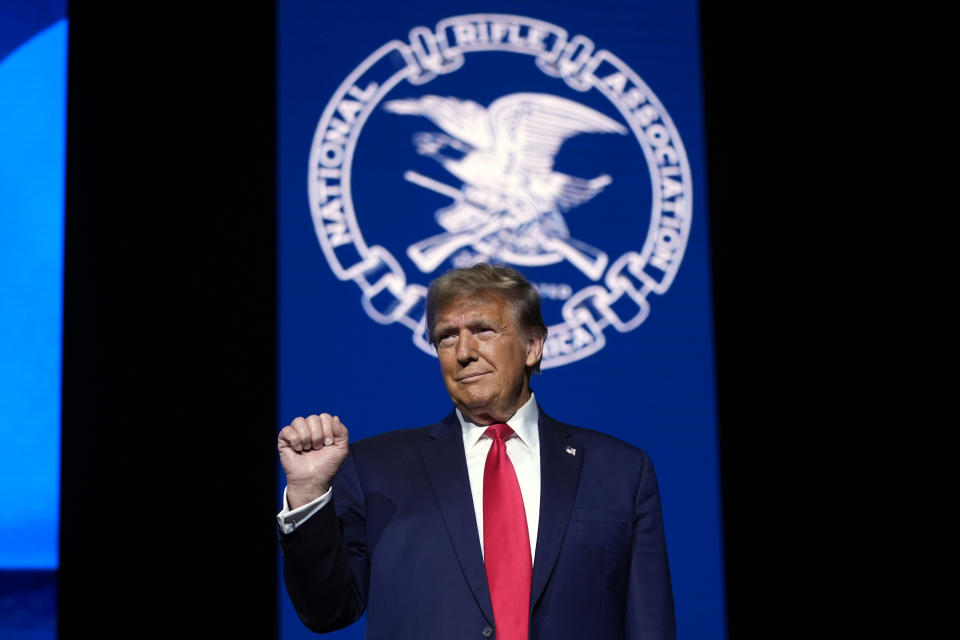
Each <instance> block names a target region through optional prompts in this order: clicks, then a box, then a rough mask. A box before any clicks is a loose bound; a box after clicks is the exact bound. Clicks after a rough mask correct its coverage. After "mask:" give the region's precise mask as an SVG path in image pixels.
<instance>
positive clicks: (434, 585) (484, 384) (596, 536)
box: [277, 264, 675, 640]
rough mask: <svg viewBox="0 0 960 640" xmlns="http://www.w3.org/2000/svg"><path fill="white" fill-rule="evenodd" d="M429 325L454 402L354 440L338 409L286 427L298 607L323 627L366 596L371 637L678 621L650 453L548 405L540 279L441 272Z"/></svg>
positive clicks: (630, 631)
mask: <svg viewBox="0 0 960 640" xmlns="http://www.w3.org/2000/svg"><path fill="white" fill-rule="evenodd" d="M427 325H428V326H427V330H428V335H429V336H430V339H431V341H432V343H433V344H434V346H435V347H436V349H437V356H438V358H439V361H440V369H441V372H442V374H443V379H444V383H445V385H446V387H447V391H448V393H449V394H450V398H451V400H453V404H454V406H455V410H454V412H453V413H451V414H450V415H448V416H447V417H446V418H445V419H444V420H443V421H441V422H439V423H437V424H433V425H429V426H427V427H423V428H419V429H409V430H401V431H391V432H388V433H384V434H382V435H379V436H376V437H373V438H369V439H367V440H363V441H360V442H357V443H352V444H350V445H349V453H348V444H347V443H348V432H347V429H346V427H345V426H344V425H343V423H342V422H341V421H340V419H339V418H338V417H336V416H330V415H329V414H320V415H311V416H309V417H307V418H297V419H296V420H294V421H293V422H292V423H291V424H290V425H288V426H286V427H284V428H283V430H282V431H281V432H280V435H279V438H278V444H277V447H278V450H279V453H280V460H281V464H282V465H283V468H284V471H285V473H286V478H287V488H286V491H285V494H284V503H285V504H284V507H283V511H281V513H280V515H278V522H279V525H280V531H281V533H280V543H281V548H282V551H283V556H284V579H285V582H286V585H287V591H288V593H289V594H290V597H291V600H292V601H293V604H294V606H295V608H296V609H297V612H298V614H299V615H300V618H301V620H302V621H303V622H304V623H305V624H306V625H307V626H308V627H310V628H311V629H313V630H314V631H319V632H324V631H330V630H333V629H338V628H341V627H344V626H346V625H348V624H350V623H352V622H354V621H355V620H357V619H358V618H359V617H360V616H361V615H362V614H363V613H364V611H366V613H367V628H366V630H367V638H369V639H370V640H378V639H380V638H383V639H386V638H390V639H391V640H397V639H403V638H410V639H415V640H429V639H433V638H437V639H443V640H448V639H460V638H497V639H498V640H528V638H529V639H531V640H532V639H537V640H539V639H541V638H542V639H546V638H551V639H553V638H561V639H565V638H569V639H593V638H600V639H608V640H621V639H623V640H648V639H649V640H661V639H669V638H674V637H675V628H674V614H673V595H672V590H671V586H670V574H669V569H668V566H667V555H666V548H665V545H664V535H663V525H662V518H661V510H660V499H659V493H658V490H657V481H656V475H655V473H654V470H653V466H652V465H651V463H650V460H649V458H648V457H647V456H646V454H645V453H643V452H642V451H640V450H639V449H636V448H635V447H633V446H631V445H628V444H626V443H624V442H621V441H619V440H616V439H614V438H612V437H610V436H606V435H604V434H601V433H598V432H595V431H590V430H587V429H580V428H577V427H571V426H569V425H565V424H563V423H560V422H557V421H556V420H553V419H552V418H550V417H549V416H547V415H546V414H545V413H544V412H543V410H542V409H541V408H540V407H539V406H538V405H537V404H536V401H535V399H534V397H533V393H532V391H531V389H530V377H531V376H532V375H533V374H534V373H535V372H537V371H538V370H539V364H540V359H541V357H542V354H543V345H544V340H545V338H546V332H547V329H546V326H545V325H544V322H543V319H542V316H541V313H540V302H539V297H538V296H537V293H536V290H535V289H534V288H533V287H532V286H531V285H530V284H529V283H528V282H527V281H526V280H525V279H524V278H523V276H522V275H520V274H519V273H518V272H516V271H514V270H513V269H510V268H507V267H502V266H492V265H487V264H481V265H476V266H474V267H470V268H467V269H456V270H453V271H450V272H448V273H446V274H444V275H442V276H441V277H439V278H438V279H437V280H435V281H434V282H433V283H431V285H430V289H429V292H428V295H427ZM397 375H403V373H402V371H397ZM570 392H571V393H576V390H575V389H571V390H570ZM373 399H374V400H375V396H373ZM585 402H589V399H585ZM386 418H387V419H389V420H390V421H391V422H402V421H403V417H402V416H386Z"/></svg>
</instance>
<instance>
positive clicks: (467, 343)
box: [457, 331, 477, 364]
mask: <svg viewBox="0 0 960 640" xmlns="http://www.w3.org/2000/svg"><path fill="white" fill-rule="evenodd" d="M476 359H477V339H476V337H474V335H473V334H472V333H470V332H469V331H464V332H463V333H461V334H460V339H459V340H457V361H458V362H459V363H460V364H467V363H468V362H473V361H474V360H476Z"/></svg>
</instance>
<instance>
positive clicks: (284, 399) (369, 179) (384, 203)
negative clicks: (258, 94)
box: [278, 1, 725, 639]
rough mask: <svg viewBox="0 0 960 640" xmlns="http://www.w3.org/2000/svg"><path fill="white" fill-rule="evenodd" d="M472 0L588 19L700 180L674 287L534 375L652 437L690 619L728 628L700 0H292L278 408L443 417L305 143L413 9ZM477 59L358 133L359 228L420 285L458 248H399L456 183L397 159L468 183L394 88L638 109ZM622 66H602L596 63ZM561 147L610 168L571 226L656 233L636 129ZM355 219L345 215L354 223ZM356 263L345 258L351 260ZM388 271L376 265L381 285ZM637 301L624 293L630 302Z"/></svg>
mask: <svg viewBox="0 0 960 640" xmlns="http://www.w3.org/2000/svg"><path fill="white" fill-rule="evenodd" d="M479 12H483V13H509V14H516V15H520V16H527V17H530V18H535V19H538V20H542V21H544V22H547V23H551V24H553V25H556V26H558V27H560V28H562V29H566V31H567V33H568V35H569V37H571V38H572V37H573V36H574V35H576V34H581V35H583V36H586V37H588V38H590V39H591V40H592V41H593V42H594V43H595V45H596V49H597V50H600V49H607V50H609V51H610V52H612V53H613V54H614V55H616V56H617V57H618V58H620V60H622V61H623V62H624V64H625V65H627V66H629V67H630V68H631V69H632V70H633V71H635V72H636V73H637V74H638V75H639V76H640V77H641V78H642V79H643V81H645V82H646V84H647V85H648V86H649V88H650V90H651V91H652V92H653V93H654V94H655V95H656V98H659V100H660V102H661V103H662V105H663V108H664V110H665V112H666V113H668V114H669V116H668V117H670V118H672V120H673V123H674V124H675V125H676V129H677V131H678V132H679V136H680V138H681V139H682V144H683V146H684V147H685V149H686V155H687V157H688V159H689V163H690V181H689V182H688V184H687V185H685V186H689V185H690V184H692V189H690V190H689V191H687V192H685V193H684V197H685V198H687V199H688V201H689V199H690V198H692V202H693V208H692V214H691V215H692V225H691V227H690V229H689V233H688V236H687V245H686V251H685V253H684V254H683V258H682V264H681V265H680V267H679V270H678V271H677V273H676V278H675V280H674V281H673V283H672V285H671V286H670V287H669V289H668V290H666V291H665V292H664V293H663V294H662V295H655V294H649V295H648V296H647V300H648V301H649V303H650V311H649V316H648V317H647V319H646V320H645V321H643V323H642V324H640V325H639V326H638V327H637V328H635V329H633V330H631V331H626V332H624V333H618V332H617V331H615V330H614V329H613V328H612V327H609V328H608V329H607V330H606V341H607V342H606V346H604V347H603V348H602V350H600V351H599V352H598V353H596V354H594V355H592V356H588V357H586V358H583V359H581V360H579V361H576V362H572V363H569V364H566V365H563V366H557V367H554V368H550V369H547V370H545V371H544V373H543V375H542V376H540V377H537V378H535V379H534V380H533V388H534V391H535V393H536V396H537V400H538V402H539V403H540V404H541V405H542V406H543V407H544V409H545V411H547V412H548V413H549V414H550V415H552V416H554V417H556V418H558V419H560V420H563V421H565V422H569V423H572V424H576V425H580V426H585V427H589V428H595V429H598V430H601V431H605V432H607V433H610V434H612V435H614V436H616V437H618V438H621V439H623V440H625V441H627V442H630V443H632V444H634V445H636V446H639V447H641V448H643V449H644V450H646V451H647V452H648V453H649V454H650V455H651V457H652V459H653V461H654V464H655V465H656V467H657V473H658V478H659V481H660V487H661V497H662V500H663V505H664V518H665V524H666V534H667V547H668V552H669V556H670V566H671V572H672V577H673V584H674V593H675V599H676V612H677V620H678V627H679V630H680V633H681V635H682V636H684V637H691V638H702V639H707V638H723V637H725V621H724V589H723V587H724V578H723V562H722V540H721V517H720V488H719V486H720V474H719V468H718V449H717V422H716V403H715V395H714V394H715V382H714V357H713V335H712V322H713V320H712V317H711V281H710V255H709V233H708V220H709V218H708V206H707V204H708V202H707V197H706V194H707V191H706V189H707V180H706V171H705V166H706V161H705V156H704V137H703V120H704V115H703V101H702V97H701V73H700V51H699V28H698V14H697V6H696V3H694V2H681V3H677V2H669V3H668V2H643V3H624V2H609V1H601V2H591V3H589V4H586V3H583V4H580V3H568V4H565V5H562V6H550V5H545V4H543V3H539V2H513V3H488V4H480V5H478V4H477V3H465V2H445V3H436V2H410V3H403V4H390V3H363V4H353V5H336V6H331V5H329V4H326V3H316V2H308V1H301V2H283V3H280V5H279V22H278V51H279V60H278V64H279V76H278V83H279V112H278V118H279V138H278V152H279V156H278V185H279V211H278V215H279V225H278V229H279V312H278V318H279V356H280V360H279V362H280V368H279V373H280V379H279V415H278V422H279V424H281V425H282V424H286V423H288V422H289V421H290V420H292V419H293V418H294V417H296V416H298V415H306V414H309V413H319V412H322V411H328V412H330V413H334V414H338V415H340V416H341V417H342V418H343V420H344V422H345V423H346V424H347V425H348V427H349V428H350V430H351V438H352V439H360V438H363V437H367V436H370V435H373V434H376V433H379V432H381V431H383V430H386V429H391V428H407V427H416V426H422V425H425V424H429V423H432V422H436V421H437V420H439V419H441V418H442V417H443V416H444V415H445V414H446V413H448V412H449V411H450V410H451V408H452V407H451V404H450V401H449V398H448V396H447V395H446V392H445V390H444V388H443V384H442V381H441V378H440V374H439V369H438V365H437V362H436V359H435V358H434V357H432V356H430V355H427V354H426V353H424V352H423V351H421V350H420V349H418V348H417V347H416V346H415V345H414V344H413V333H412V332H411V329H410V328H408V327H406V326H403V325H401V324H400V323H394V324H389V325H381V324H377V323H375V322H374V321H373V320H372V319H371V318H370V317H368V315H367V314H366V313H365V311H364V309H363V308H362V306H361V293H362V292H361V289H360V288H358V287H357V285H355V284H354V283H353V282H351V281H350V280H346V281H339V280H338V279H337V277H335V275H334V273H333V271H332V269H331V266H330V264H329V263H328V260H327V259H325V256H324V253H323V251H322V250H321V247H320V244H319V242H318V237H317V231H316V230H315V227H314V224H313V221H312V220H311V208H312V207H316V205H317V204H318V200H317V196H316V194H314V196H313V197H314V200H313V201H312V202H311V200H310V199H309V198H308V190H307V185H308V181H311V180H314V181H315V180H317V175H316V174H315V173H314V172H313V170H312V167H311V166H310V158H311V155H310V154H311V143H313V144H314V145H316V144H317V143H316V142H314V133H315V130H316V129H317V126H318V121H319V120H320V118H321V115H322V114H323V113H324V109H325V108H327V104H328V102H330V101H331V99H332V97H333V95H334V93H335V92H336V91H337V88H338V86H340V84H341V83H342V82H344V80H345V79H346V78H347V76H348V75H349V74H350V73H351V72H352V71H354V69H355V68H357V67H358V66H359V65H360V64H361V62H363V61H364V59H365V58H367V56H369V55H370V54H372V53H373V52H374V51H375V50H376V49H377V48H378V47H380V46H381V45H384V44H386V43H387V42H389V41H391V40H405V41H408V42H409V40H408V32H409V30H410V29H412V28H413V27H417V26H424V27H427V28H428V29H431V30H433V29H434V27H435V25H436V23H437V22H438V21H439V20H441V19H443V18H448V17H452V16H457V15H461V14H468V13H479ZM397 58H398V56H397ZM465 58H466V61H465V63H464V65H463V67H462V68H461V69H460V70H458V71H456V72H453V73H449V74H445V75H440V76H438V77H437V78H436V79H435V80H432V81H430V82H428V83H427V84H424V85H422V86H413V85H411V84H409V83H406V82H401V84H400V85H398V86H397V87H396V88H395V89H393V90H392V91H391V92H389V94H388V95H387V96H386V97H384V98H383V102H381V103H380V104H379V105H378V106H377V107H376V108H375V109H373V111H372V112H371V113H370V114H369V118H368V119H367V120H366V121H365V124H364V125H363V128H362V130H361V131H360V132H359V134H358V135H359V137H358V138H357V141H356V152H355V155H354V157H353V163H352V180H353V188H352V191H351V195H352V198H353V205H354V208H355V211H356V219H357V226H358V227H359V232H360V233H362V234H363V238H364V240H365V241H366V244H367V245H383V246H385V248H386V249H387V250H388V251H390V252H391V254H392V255H393V256H394V257H395V258H396V260H397V261H398V264H399V266H400V268H401V269H402V270H403V271H404V274H405V277H406V279H407V282H408V283H419V284H423V285H426V284H427V282H429V280H430V279H431V278H432V277H435V276H436V275H438V274H439V273H440V272H442V271H443V270H445V269H447V268H450V267H451V266H453V260H452V259H450V260H445V261H444V262H443V264H442V266H441V267H439V268H438V269H437V270H436V271H435V272H432V273H421V272H420V271H419V270H418V268H417V266H416V265H415V264H414V263H413V262H412V261H411V260H410V259H409V258H408V257H407V256H406V254H405V249H406V247H407V245H409V244H411V243H413V242H414V241H417V240H420V239H422V238H426V237H428V236H431V235H433V234H436V233H439V232H440V231H441V230H442V229H441V228H440V227H439V226H438V225H437V224H436V223H435V222H434V219H433V214H434V210H436V209H438V208H440V207H442V206H445V205H447V204H449V203H450V200H449V199H448V198H446V197H445V196H439V195H437V194H435V193H431V192H429V191H427V190H425V189H422V188H420V187H418V186H415V185H412V184H410V183H409V182H407V181H405V180H404V179H403V175H404V171H405V170H407V169H413V170H416V171H417V172H419V173H421V174H423V175H427V176H429V177H431V178H433V179H435V180H439V181H441V182H444V183H447V184H452V185H453V186H455V187H458V186H459V184H460V183H459V181H458V180H456V179H455V178H454V177H453V176H451V175H450V174H448V173H446V172H444V171H443V170H442V169H440V168H439V166H438V165H437V164H436V163H435V162H434V160H433V159H430V158H425V157H421V156H418V155H417V154H416V152H415V149H414V145H413V143H412V141H411V140H412V137H413V136H414V135H415V134H416V132H418V131H426V132H440V131H441V130H440V128H439V127H438V126H436V125H434V124H433V123H432V122H430V121H428V120H427V119H426V118H422V117H414V116H400V115H396V114H392V113H388V112H386V111H385V109H384V108H383V104H384V103H385V102H386V101H387V100H392V99H402V98H410V97H415V96H420V95H425V94H439V95H441V96H455V97H457V98H460V99H471V100H474V101H476V102H478V103H480V104H481V105H484V106H486V105H489V104H490V102H491V101H492V100H494V99H495V98H497V97H500V96H502V95H505V94H509V93H514V92H520V91H536V92H544V93H550V94H554V95H560V96H563V97H566V98H568V99H572V100H577V101H580V102H582V103H584V104H588V105H589V106H590V107H592V108H594V109H597V110H599V111H601V112H603V113H604V114H606V115H608V116H610V117H612V118H614V119H617V121H618V122H621V123H623V124H626V122H625V121H624V120H623V118H622V117H621V116H620V115H619V114H618V112H617V110H616V109H615V108H613V107H612V105H611V103H610V102H608V101H607V100H605V99H604V98H603V97H602V96H599V95H598V92H597V91H591V92H586V93H581V92H578V91H574V90H573V89H571V88H569V87H568V86H566V85H565V84H564V82H563V81H562V80H560V79H558V78H555V77H549V76H547V75H545V74H544V73H542V72H541V71H539V70H538V69H537V67H536V66H535V63H534V58H533V57H532V56H526V55H517V54H512V53H502V52H500V53H497V52H484V53H468V54H466V56H465ZM391 65H394V66H391ZM401 67H402V64H401V63H400V62H399V61H397V60H394V59H390V58H384V59H383V60H382V61H380V62H378V63H377V64H375V65H374V66H373V67H372V72H371V73H369V74H364V75H363V78H362V79H361V80H357V81H356V84H357V86H358V87H359V88H360V89H365V88H366V87H367V86H368V84H367V83H368V82H371V81H373V79H374V78H376V79H378V80H379V81H380V82H381V83H382V82H383V80H384V79H385V78H386V77H387V75H388V74H389V73H392V72H393V71H395V70H397V69H399V68H401ZM376 72H379V74H380V75H379V76H377V75H376ZM612 72H613V70H612V69H611V68H610V67H606V68H605V70H604V72H603V76H604V77H605V76H606V75H607V74H609V73H612ZM598 75H601V72H599V71H598ZM361 113H363V114H366V111H363V112H361ZM349 115H350V114H347V115H343V114H341V116H340V117H342V118H345V119H348V118H349ZM362 117H364V116H361V118H362ZM556 162H557V165H556V166H557V169H558V170H562V171H566V172H568V173H571V174H573V175H576V176H580V177H585V178H592V177H594V176H596V175H598V174H601V173H609V174H610V175H611V176H612V177H613V182H612V184H611V185H610V186H608V187H607V188H606V189H605V190H604V191H603V192H601V193H600V194H598V195H597V196H596V197H595V198H594V199H593V200H591V201H590V202H587V203H585V204H583V205H582V206H580V207H577V208H575V209H573V210H572V211H570V212H568V213H567V214H566V222H567V224H568V225H569V227H570V229H571V234H572V237H573V238H577V239H580V240H583V241H586V242H588V243H590V244H592V245H595V246H598V247H599V248H600V249H603V250H606V251H607V252H608V253H609V255H610V260H611V262H612V261H614V260H616V258H617V257H619V256H620V255H621V254H622V253H624V252H626V251H629V250H631V249H633V250H636V251H639V250H640V247H641V246H642V244H643V241H644V238H645V237H646V235H647V234H648V232H649V229H648V227H649V225H650V219H651V217H650V216H651V214H650V209H651V201H652V200H653V194H654V189H656V191H659V185H657V186H656V187H651V179H650V176H649V174H648V167H647V164H646V162H645V160H644V158H643V156H642V154H641V153H640V152H639V145H638V144H637V142H636V140H635V139H633V138H632V136H623V137H620V136H601V135H598V134H583V135H581V136H578V137H575V138H572V139H571V140H568V141H567V142H565V143H564V145H563V146H562V147H561V149H560V151H559V153H558V154H557V156H556ZM348 164H349V163H347V162H345V163H344V165H343V166H344V167H346V166H348ZM329 182H330V183H332V184H335V183H336V180H330V181H329ZM330 200H335V197H331V198H330ZM328 222H329V221H328ZM356 231H357V229H356V228H354V227H351V229H350V233H351V234H353V236H356ZM354 241H355V242H356V241H357V240H356V238H354ZM348 249H349V247H348ZM337 251H338V252H339V253H338V254H337V255H338V256H339V257H340V259H341V260H343V259H344V256H346V255H347V254H350V253H351V252H350V251H345V250H344V249H343V247H340V248H338V250H337ZM353 255H355V253H354V254H353ZM456 257H457V255H456V254H455V255H454V256H453V258H456ZM345 263H346V265H345V266H350V264H352V263H351V262H350V259H349V258H346V260H345ZM520 268H521V269H522V270H523V271H524V272H525V273H526V274H527V276H528V278H530V279H531V281H534V282H537V283H543V282H546V283H553V284H554V285H557V284H559V285H566V284H568V285H570V289H571V290H572V291H574V292H576V291H578V290H579V289H580V288H582V287H585V286H588V285H590V284H593V283H592V282H591V281H590V280H589V279H588V278H586V277H584V275H583V274H582V273H578V272H577V271H576V270H575V269H573V268H572V267H570V265H569V264H568V263H561V264H559V265H550V266H543V267H532V266H527V267H523V266H521V267H520ZM383 272H384V270H383V269H381V270H379V271H378V272H377V273H376V275H375V276H371V277H370V280H371V283H372V281H373V280H375V278H376V277H379V276H381V275H382V274H383ZM600 283H601V284H602V280H601V282H600ZM554 289H555V290H556V289H558V287H557V286H554ZM567 295H569V293H568V294H567ZM383 297H385V298H390V296H389V295H384V296H383ZM624 300H626V298H624ZM624 300H621V304H620V305H619V306H618V310H619V311H620V312H621V313H629V311H624V309H625V307H629V306H630V305H629V304H627V305H623V304H622V303H623V301H624ZM374 303H375V304H379V305H383V304H384V303H383V302H382V301H376V300H375V301H374ZM561 304H562V300H556V299H551V298H550V297H545V298H544V312H545V317H546V321H547V324H548V325H554V324H556V323H557V322H558V321H559V318H560V306H561ZM412 313H416V312H412ZM417 319H419V317H418V316H416V315H413V320H417ZM278 490H282V478H281V482H280V486H279V487H278ZM280 609H281V632H282V633H281V636H282V637H283V638H285V639H292V638H301V637H303V638H306V637H310V636H311V634H310V632H309V631H308V630H306V629H305V628H304V627H303V625H302V624H301V623H300V622H299V620H298V619H297V618H296V615H295V612H293V610H292V607H291V605H290V603H289V599H288V598H287V597H286V595H285V594H284V593H281V595H280ZM361 636H362V625H361V624H357V625H354V626H353V627H351V628H349V629H347V630H344V631H342V632H338V633H335V634H333V635H332V636H331V637H336V638H360V637H361Z"/></svg>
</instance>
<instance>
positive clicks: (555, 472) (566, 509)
mask: <svg viewBox="0 0 960 640" xmlns="http://www.w3.org/2000/svg"><path fill="white" fill-rule="evenodd" d="M582 462H583V447H582V446H581V445H580V444H579V443H577V442H574V441H573V440H571V434H570V431H569V429H568V428H567V427H566V426H565V425H562V424H561V423H559V422H557V421H556V420H554V419H553V418H550V417H548V416H547V415H546V414H545V413H544V412H543V410H542V409H541V410H540V523H539V530H538V532H537V551H536V555H535V556H534V559H533V583H532V584H531V593H530V611H531V613H532V612H533V609H534V607H535V606H536V604H537V601H538V600H539V599H540V596H541V595H542V594H543V590H544V588H545V587H546V586H547V581H548V580H549V579H550V575H551V574H552V573H553V568H554V566H556V563H557V557H558V556H559V554H560V547H561V545H562V544H563V537H564V535H565V534H566V531H567V523H569V522H570V513H571V511H572V509H573V502H574V498H575V497H576V495H577V483H578V481H579V479H580V465H581V463H582Z"/></svg>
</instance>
